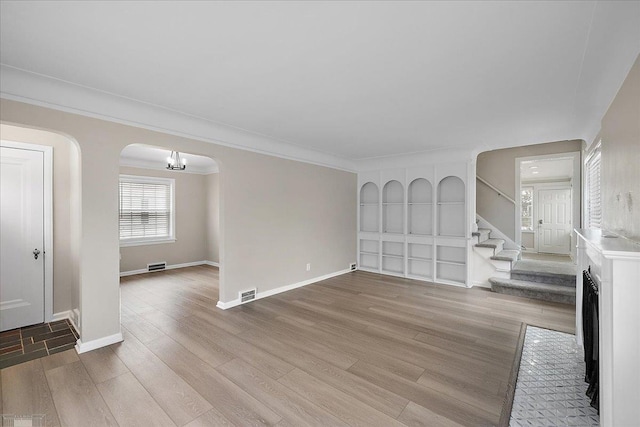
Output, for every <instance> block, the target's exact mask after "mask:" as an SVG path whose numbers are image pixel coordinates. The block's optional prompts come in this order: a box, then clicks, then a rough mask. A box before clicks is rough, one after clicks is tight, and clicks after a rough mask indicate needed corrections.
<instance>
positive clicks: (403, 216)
mask: <svg viewBox="0 0 640 427" xmlns="http://www.w3.org/2000/svg"><path fill="white" fill-rule="evenodd" d="M468 166H469V165H468V164H467V163H464V162H462V163H458V164H447V165H429V166H424V167H419V168H411V169H395V170H384V171H375V172H365V173H360V174H359V175H358V184H359V189H360V190H359V191H360V193H359V194H360V200H359V220H360V225H359V229H360V233H359V239H358V256H359V268H361V269H363V270H367V271H374V272H378V273H383V274H390V275H395V276H401V277H409V278H412V279H418V280H425V281H435V282H439V283H446V284H453V285H462V286H465V285H467V284H468V272H467V267H468V251H469V238H470V234H471V232H470V230H471V224H470V220H469V217H470V215H468V213H467V208H468V206H469V204H468V203H467V191H466V190H467V189H466V182H467V176H468V173H467V168H468ZM474 174H475V172H474ZM374 192H377V193H376V194H374ZM378 201H380V202H378Z"/></svg>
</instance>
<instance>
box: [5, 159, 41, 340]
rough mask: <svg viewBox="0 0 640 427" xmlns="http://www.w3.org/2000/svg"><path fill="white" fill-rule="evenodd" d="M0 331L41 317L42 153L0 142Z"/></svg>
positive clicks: (28, 323) (39, 320) (39, 321)
mask: <svg viewBox="0 0 640 427" xmlns="http://www.w3.org/2000/svg"><path fill="white" fill-rule="evenodd" d="M0 150H1V151H0V223H1V225H0V330H2V331H6V330H9V329H14V328H19V327H22V326H27V325H33V324H36V323H42V322H44V253H43V252H44V153H42V152H41V151H31V150H22V149H17V148H8V147H0Z"/></svg>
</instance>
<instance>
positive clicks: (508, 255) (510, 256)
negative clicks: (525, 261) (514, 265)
mask: <svg viewBox="0 0 640 427" xmlns="http://www.w3.org/2000/svg"><path fill="white" fill-rule="evenodd" d="M519 258H520V251H518V250H511V249H505V250H502V251H500V252H499V253H498V254H497V255H494V256H492V257H491V259H493V260H496V261H511V262H514V261H517V260H518V259H519Z"/></svg>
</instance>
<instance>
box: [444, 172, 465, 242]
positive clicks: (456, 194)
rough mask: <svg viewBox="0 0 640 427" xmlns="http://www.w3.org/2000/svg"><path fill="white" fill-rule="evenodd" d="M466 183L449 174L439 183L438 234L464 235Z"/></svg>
mask: <svg viewBox="0 0 640 427" xmlns="http://www.w3.org/2000/svg"><path fill="white" fill-rule="evenodd" d="M465 194H466V191H465V185H464V182H463V181H462V179H460V178H459V177H457V176H447V177H445V178H443V179H442V180H441V181H440V182H439V183H438V235H439V236H451V237H464V235H465V229H466V223H467V218H466V217H467V215H466V203H465Z"/></svg>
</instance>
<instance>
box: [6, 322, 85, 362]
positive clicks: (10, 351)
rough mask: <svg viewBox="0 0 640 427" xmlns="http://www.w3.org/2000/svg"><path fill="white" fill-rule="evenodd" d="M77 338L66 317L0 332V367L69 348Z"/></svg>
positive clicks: (74, 343)
mask: <svg viewBox="0 0 640 427" xmlns="http://www.w3.org/2000/svg"><path fill="white" fill-rule="evenodd" d="M77 340H78V333H77V332H76V330H75V329H74V328H73V326H72V325H71V322H69V321H68V320H66V319H65V320H59V321H57V322H51V323H41V324H39V325H33V326H27V327H24V328H20V329H12V330H10V331H5V332H0V369H2V368H7V367H9V366H13V365H17V364H18V363H22V362H28V361H29V360H33V359H37V358H39V357H44V356H47V355H49V354H54V353H58V352H61V351H65V350H69V349H71V348H73V347H74V346H75V345H76V341H77Z"/></svg>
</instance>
